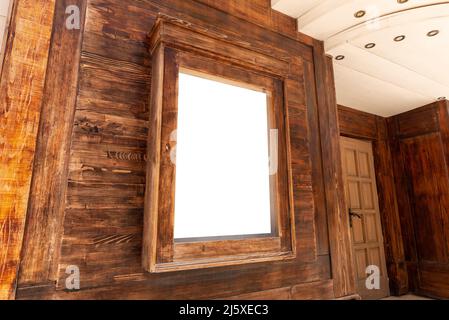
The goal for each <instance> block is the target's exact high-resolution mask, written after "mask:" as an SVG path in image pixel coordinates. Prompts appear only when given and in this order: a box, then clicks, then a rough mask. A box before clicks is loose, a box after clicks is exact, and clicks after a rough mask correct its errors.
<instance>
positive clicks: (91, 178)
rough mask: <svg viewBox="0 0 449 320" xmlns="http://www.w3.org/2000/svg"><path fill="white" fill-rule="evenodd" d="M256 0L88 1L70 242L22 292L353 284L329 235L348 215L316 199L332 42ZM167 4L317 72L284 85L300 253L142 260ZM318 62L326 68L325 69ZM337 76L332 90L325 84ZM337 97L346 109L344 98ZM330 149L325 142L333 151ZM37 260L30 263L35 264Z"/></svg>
mask: <svg viewBox="0 0 449 320" xmlns="http://www.w3.org/2000/svg"><path fill="white" fill-rule="evenodd" d="M223 3H225V5H222V4H223ZM253 3H254V2H252V1H249V0H245V1H226V2H223V1H212V0H209V1H207V2H206V1H200V0H198V1H193V0H182V1H181V0H164V1H162V0H144V1H140V0H129V1H126V2H124V1H118V0H89V1H88V2H87V8H86V17H87V18H86V22H85V25H84V32H83V36H82V43H81V53H80V55H81V57H80V62H79V81H78V83H79V86H78V91H77V92H78V93H77V96H76V109H75V111H74V115H73V120H72V124H71V126H72V129H71V130H72V136H71V138H70V139H69V141H68V142H67V140H65V142H64V143H67V145H68V144H70V148H69V149H70V154H69V158H68V172H67V176H66V184H67V185H66V196H65V201H66V203H65V205H64V206H63V209H64V212H63V213H62V214H61V213H59V215H57V217H58V219H61V221H59V223H60V225H62V226H63V228H62V229H61V231H60V233H61V234H60V235H57V236H58V237H59V236H61V239H62V241H61V247H60V250H57V251H59V253H58V254H56V255H54V257H55V258H53V260H52V265H53V266H57V267H58V268H57V272H56V273H55V274H57V275H58V276H57V279H56V286H55V285H54V284H50V283H37V282H26V281H24V282H23V283H22V282H21V283H19V290H18V295H17V297H18V298H19V299H39V298H40V299H42V298H49V299H194V298H195V299H207V298H210V299H218V298H226V297H230V296H239V295H243V294H249V293H255V292H263V291H267V290H268V291H270V290H276V289H279V288H293V287H295V286H297V285H302V284H310V286H307V285H305V286H304V288H305V289H301V288H302V287H297V288H296V289H295V290H296V291H295V292H296V297H298V299H299V298H301V297H302V292H304V294H305V293H306V292H307V290H312V288H313V292H317V294H316V295H315V297H318V296H320V295H322V296H323V297H329V295H328V293H329V292H331V293H332V297H333V296H335V294H334V293H333V291H334V290H336V289H334V285H333V286H332V288H331V287H330V285H329V284H328V282H327V281H329V280H331V279H332V278H333V279H332V281H333V283H334V284H335V283H338V288H342V281H343V282H344V281H346V280H345V279H346V278H345V277H347V273H346V272H347V269H345V267H344V263H343V267H342V268H341V270H339V268H338V266H342V265H341V264H340V265H338V261H339V260H342V261H344V260H346V259H347V256H346V252H345V251H338V252H334V251H332V250H329V244H328V239H329V238H331V239H332V240H331V241H332V242H333V245H335V243H337V242H338V241H334V239H337V235H338V231H336V229H334V228H336V227H337V226H338V224H335V222H336V220H335V216H334V215H333V214H334V213H332V214H331V215H329V216H328V214H327V210H328V208H327V206H325V205H323V204H322V203H320V202H319V201H318V200H317V199H320V195H319V193H320V190H321V189H320V188H323V189H324V186H325V183H324V176H320V175H319V174H315V173H314V172H318V173H319V172H320V169H319V167H322V168H323V166H322V165H321V163H315V162H313V161H312V160H313V159H319V157H321V152H322V149H323V148H324V147H323V148H321V147H320V143H317V144H316V143H315V142H316V141H318V142H319V141H320V140H321V139H320V138H318V139H317V138H316V137H320V130H323V131H325V129H324V127H322V128H320V127H318V125H317V124H318V119H320V118H321V117H319V116H318V115H322V116H324V115H323V112H327V111H326V110H327V109H323V110H320V112H319V114H318V108H322V101H321V100H320V101H319V103H318V101H317V99H318V98H319V99H321V98H320V97H321V96H323V92H325V94H324V96H326V97H328V94H332V92H333V90H334V88H333V84H332V83H331V81H330V80H329V79H328V80H325V78H326V76H325V74H327V75H328V76H329V77H330V73H328V71H326V70H325V68H327V65H326V66H325V63H328V62H325V58H324V52H323V51H318V52H316V50H315V49H314V47H313V46H312V45H311V44H312V41H311V39H310V38H308V37H305V36H302V35H298V34H297V33H296V29H292V28H296V27H295V25H294V24H292V23H291V21H292V20H291V19H287V20H289V21H290V22H288V24H285V23H284V22H282V21H283V20H284V19H286V17H285V16H280V15H278V14H276V13H271V9H269V7H267V6H266V4H267V1H262V0H257V2H256V3H255V4H256V5H255V6H251V5H250V4H253ZM217 8H218V9H217ZM259 9H260V10H263V11H261V12H262V13H263V12H270V14H272V16H273V19H269V20H264V21H262V19H261V17H262V16H263V14H264V13H263V14H262V13H261V12H259ZM159 14H166V15H170V16H173V17H174V18H176V19H181V20H184V21H189V22H190V23H191V24H192V25H196V26H199V29H201V30H202V31H201V30H199V31H201V32H205V30H207V32H210V33H214V34H216V35H223V34H224V35H226V37H225V39H224V41H226V42H228V43H231V44H234V45H236V46H238V47H241V48H243V49H244V50H247V52H255V55H254V57H257V59H259V58H264V59H265V57H275V58H276V59H277V60H278V61H279V62H278V65H280V66H281V67H282V68H284V69H285V70H289V71H291V72H292V73H293V74H297V75H299V74H300V71H301V68H302V67H304V73H305V74H307V75H304V77H302V76H294V77H290V78H288V79H287V80H286V82H285V85H284V88H283V90H284V91H285V92H289V93H288V97H289V99H288V101H287V104H288V119H289V121H288V126H289V128H290V141H291V143H290V146H289V147H290V149H291V151H290V152H291V158H292V161H291V167H292V169H291V170H292V181H293V202H294V210H295V212H294V215H295V220H296V221H295V224H296V233H297V239H298V241H297V242H296V248H295V249H296V253H297V258H296V259H294V260H292V261H278V262H264V263H256V264H253V265H247V266H229V267H221V268H213V269H209V270H190V271H182V272H175V273H170V274H150V273H147V272H145V271H144V268H143V267H142V265H141V261H142V243H143V223H144V222H143V220H144V219H143V212H144V203H145V191H147V192H148V189H147V190H145V182H146V179H148V178H146V174H147V172H146V170H145V167H146V165H147V161H151V159H149V158H148V156H147V155H146V153H147V151H148V148H151V144H149V145H147V136H148V134H152V133H151V132H152V131H151V130H152V128H153V127H152V126H151V124H150V122H149V121H148V120H149V118H150V112H151V111H152V110H149V109H148V101H149V99H158V98H161V97H157V96H154V95H151V94H150V92H151V90H152V88H151V87H152V86H155V85H157V83H159V81H160V80H158V79H155V78H154V77H153V78H152V77H151V74H152V73H153V74H154V72H152V68H153V62H152V57H151V55H150V54H149V53H148V47H147V35H148V33H149V31H150V30H151V29H152V27H153V26H154V23H155V21H156V19H157V17H158V15H159ZM55 45H56V44H55ZM314 51H315V52H314ZM154 57H155V56H154V55H153V59H154ZM257 59H256V60H254V59H253V60H251V56H249V57H248V60H247V64H256V65H257ZM265 61H266V60H265ZM315 64H320V65H319V66H316V65H315ZM61 70H62V69H61ZM315 70H318V71H320V72H322V73H320V75H319V76H315ZM267 71H270V70H265V73H266V72H267ZM59 76H60V75H55V78H57V77H59ZM323 81H325V82H323ZM317 86H320V88H317ZM328 86H329V88H330V92H327V91H326V90H327V89H326V88H327V87H328ZM306 88H307V90H306ZM310 92H312V93H310ZM68 99H71V97H68ZM326 99H327V98H326ZM331 100H332V98H331ZM70 101H71V100H70ZM331 105H332V106H333V108H334V109H335V101H333V102H332V103H331ZM334 109H331V110H330V111H331V112H333V117H331V118H329V120H328V121H329V122H328V123H326V126H328V125H329V124H331V125H332V126H333V128H334V129H335V127H336V123H332V121H336V115H335V112H336V111H335V110H334ZM309 113H311V114H315V115H316V117H315V118H314V117H313V116H312V119H315V121H316V124H315V125H313V126H312V125H310V123H309V119H310V117H309ZM321 126H322V125H321ZM64 128H65V126H64ZM312 139H315V140H312ZM150 141H151V140H150ZM312 142H313V143H312ZM66 147H67V146H64V148H66ZM312 154H314V155H315V156H312ZM325 158H326V157H325V156H324V154H323V156H322V159H325ZM333 165H335V163H332V166H333ZM53 169H54V170H57V169H56V167H53ZM60 177H62V176H60ZM39 179H43V180H45V179H44V178H43V177H40V178H39ZM58 179H59V178H58ZM337 179H338V177H337ZM62 180H64V179H62ZM327 187H328V188H332V187H330V186H327ZM55 201H58V197H54V198H52V200H51V202H50V203H49V206H53V207H54V206H55V205H56V202H55ZM147 203H148V202H147ZM54 208H56V207H54ZM332 208H333V207H332ZM332 210H334V209H332ZM332 212H334V211H332ZM331 216H332V217H333V219H334V220H333V223H332V224H329V228H328V226H327V223H326V222H327V219H328V217H331ZM56 225H58V224H55V226H56ZM39 232H40V230H35V229H34V231H33V233H39ZM328 232H329V233H330V234H331V237H328ZM343 232H344V231H343ZM36 236H37V237H43V238H45V237H44V236H43V235H36ZM30 237H31V234H30ZM344 238H345V236H344V235H343V239H344ZM43 245H44V246H48V245H49V244H48V243H46V244H43ZM144 252H149V253H150V252H151V251H148V250H144ZM330 253H332V262H333V266H332V272H331V257H330ZM334 254H335V256H334ZM56 257H58V258H56ZM336 263H337V264H336ZM27 265H30V264H27ZM68 265H77V266H79V268H80V271H81V290H79V291H77V292H69V291H66V290H65V288H64V283H65V278H66V276H67V275H66V274H65V268H66V267H67V266H68ZM36 270H37V269H36ZM29 271H32V269H29ZM27 272H28V271H27V270H24V274H26V273H27ZM30 274H31V273H30ZM339 277H343V278H339ZM24 280H25V279H24ZM322 283H325V285H321V284H322ZM315 287H316V291H315ZM343 287H344V285H343ZM345 288H346V289H348V287H347V286H346V287H345ZM281 291H282V290H281ZM341 291H342V290H340V291H339V292H341ZM346 291H351V290H346ZM320 292H321V294H320ZM290 297H291V298H292V297H293V296H292V295H290Z"/></svg>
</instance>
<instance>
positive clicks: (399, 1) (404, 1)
mask: <svg viewBox="0 0 449 320" xmlns="http://www.w3.org/2000/svg"><path fill="white" fill-rule="evenodd" d="M406 2H408V0H398V3H400V4H403V3H406Z"/></svg>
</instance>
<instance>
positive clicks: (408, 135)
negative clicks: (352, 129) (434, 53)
mask: <svg viewBox="0 0 449 320" xmlns="http://www.w3.org/2000/svg"><path fill="white" fill-rule="evenodd" d="M448 118H449V115H448V106H447V101H441V102H436V103H432V104H430V105H427V106H424V107H422V108H419V109H416V110H412V111H410V112H406V113H404V114H401V115H398V116H395V117H392V118H390V119H388V125H389V131H390V136H391V150H392V154H393V163H394V165H395V176H396V186H397V195H398V205H399V209H400V213H401V215H400V219H401V222H402V233H403V239H404V249H405V250H404V251H405V257H406V261H407V267H408V273H409V280H410V288H411V289H412V290H414V291H418V292H420V293H422V294H427V295H431V296H434V297H440V298H449V291H448V290H447V288H448V285H449V282H448V274H449V259H448V257H449V252H448V248H449V246H448V244H449V229H448V228H447V226H449V175H448V161H447V159H448V149H447V137H448V132H449V126H448V120H447V119H448Z"/></svg>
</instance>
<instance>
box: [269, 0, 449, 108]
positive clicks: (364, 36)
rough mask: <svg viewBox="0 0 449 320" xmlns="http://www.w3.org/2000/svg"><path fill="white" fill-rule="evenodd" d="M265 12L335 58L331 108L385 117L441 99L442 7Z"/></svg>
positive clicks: (446, 66)
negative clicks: (285, 18) (294, 23)
mask: <svg viewBox="0 0 449 320" xmlns="http://www.w3.org/2000/svg"><path fill="white" fill-rule="evenodd" d="M272 5H273V8H274V9H275V10H278V11H281V12H283V13H285V14H288V15H290V16H292V17H294V18H297V19H298V29H299V31H301V32H303V33H305V34H308V35H310V36H312V37H314V38H317V39H320V40H323V41H324V43H325V48H326V52H327V53H329V54H331V55H332V56H333V57H335V58H337V57H338V59H341V60H337V59H335V63H334V67H335V82H336V87H337V101H338V103H339V104H342V105H346V106H349V107H353V108H356V109H359V110H362V111H367V112H370V113H374V114H377V115H380V116H392V115H395V114H398V113H402V112H405V111H408V110H411V109H414V108H417V107H420V106H423V105H425V104H428V103H431V102H434V101H436V100H438V99H439V98H444V97H448V98H449V1H428V0H408V1H407V0H324V1H323V0H300V1H298V0H272ZM357 16H358V17H357ZM429 32H431V33H429ZM395 39H396V41H395Z"/></svg>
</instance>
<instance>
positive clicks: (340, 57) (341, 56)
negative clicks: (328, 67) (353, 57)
mask: <svg viewBox="0 0 449 320" xmlns="http://www.w3.org/2000/svg"><path fill="white" fill-rule="evenodd" d="M344 58H345V56H343V55H338V56H336V57H335V60H339V61H340V60H343V59H344Z"/></svg>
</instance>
